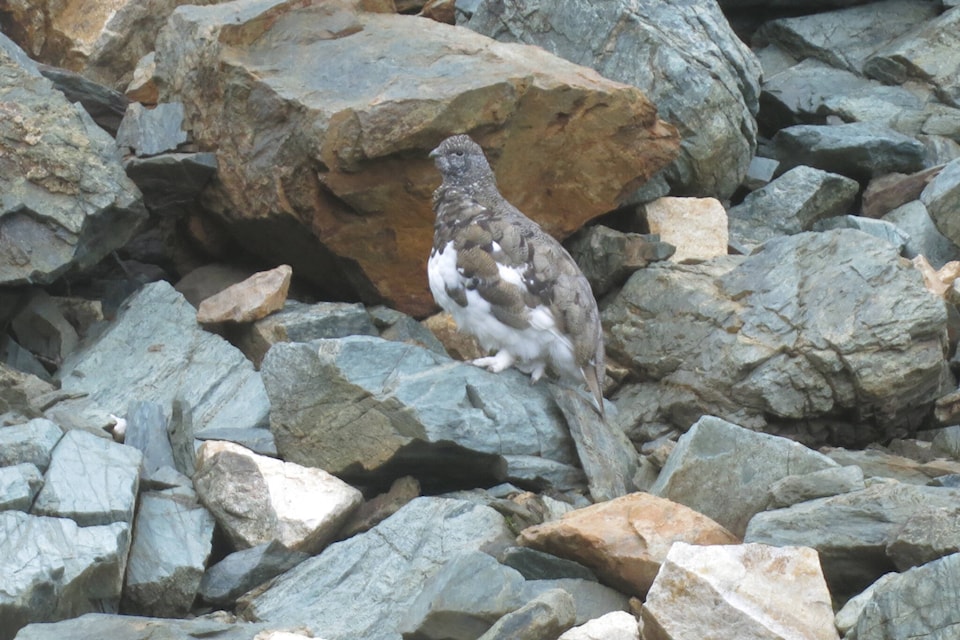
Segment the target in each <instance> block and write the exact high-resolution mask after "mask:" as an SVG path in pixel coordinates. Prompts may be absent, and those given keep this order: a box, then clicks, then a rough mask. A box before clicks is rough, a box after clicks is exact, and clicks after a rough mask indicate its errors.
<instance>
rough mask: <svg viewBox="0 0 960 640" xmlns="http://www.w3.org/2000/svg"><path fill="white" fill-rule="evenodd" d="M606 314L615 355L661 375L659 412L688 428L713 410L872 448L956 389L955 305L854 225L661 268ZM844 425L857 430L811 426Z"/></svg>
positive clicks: (648, 375) (818, 440) (640, 275)
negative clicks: (835, 421)
mask: <svg viewBox="0 0 960 640" xmlns="http://www.w3.org/2000/svg"><path fill="white" fill-rule="evenodd" d="M602 318H603V323H604V326H605V327H607V328H608V334H607V335H608V340H607V350H608V353H609V354H610V356H611V357H612V358H613V359H615V360H617V361H619V362H622V363H624V364H626V365H628V366H629V367H630V369H631V370H632V371H633V372H634V374H635V375H637V376H639V377H640V378H641V379H647V380H658V381H659V391H660V393H659V395H658V397H657V401H658V403H659V405H660V409H659V411H660V414H661V415H660V416H655V417H656V418H659V420H657V421H665V422H669V423H672V424H674V425H676V426H678V427H679V428H681V429H686V428H688V427H689V425H690V424H692V423H693V422H695V421H696V420H697V419H698V418H699V417H700V416H701V415H704V414H712V415H717V416H719V417H722V418H725V419H728V420H731V421H733V422H736V423H738V424H741V425H742V426H745V427H750V428H757V429H766V430H768V431H771V432H774V433H776V432H778V431H780V430H782V432H784V433H789V434H790V435H792V436H793V437H795V438H799V439H801V440H803V441H805V442H808V443H810V444H823V443H824V441H829V440H832V439H834V438H836V439H837V440H844V441H846V442H842V441H841V442H836V441H834V442H833V443H834V444H858V445H860V446H863V445H865V444H867V443H868V442H871V441H875V440H882V439H887V438H889V437H891V436H893V435H895V434H903V435H908V434H909V433H911V432H912V431H913V430H914V429H916V428H917V427H918V426H919V425H921V424H923V422H924V421H925V420H926V419H927V417H928V416H929V415H930V412H931V410H932V405H933V403H934V401H935V400H936V398H939V397H940V396H941V395H943V394H944V393H945V392H946V391H947V390H948V389H949V388H950V387H951V386H952V385H953V381H952V377H951V375H950V374H949V372H948V371H947V370H946V368H945V360H944V353H945V352H946V348H947V347H946V345H947V342H946V334H945V329H946V320H947V314H946V310H945V308H944V305H943V302H942V301H941V300H940V299H938V298H936V297H934V296H932V295H930V294H929V292H927V291H926V289H925V288H924V287H923V284H922V278H921V276H920V274H919V273H917V272H916V270H914V269H913V268H912V267H911V266H909V264H907V263H905V262H903V261H901V260H900V258H899V257H898V256H897V253H896V249H895V248H894V247H892V246H891V245H889V244H888V243H886V242H884V241H881V240H878V239H875V238H873V237H871V236H869V235H867V234H864V233H862V232H859V231H854V230H846V229H837V230H833V231H825V232H821V233H800V234H797V235H793V236H788V237H784V238H776V239H773V240H769V241H767V242H766V243H765V244H764V245H763V246H762V247H761V248H760V249H758V250H757V251H756V252H755V253H754V254H753V255H751V256H749V257H746V258H738V257H733V256H730V257H725V258H715V259H714V260H711V261H708V262H706V263H703V264H701V265H672V264H671V265H667V264H663V263H658V264H653V265H650V266H649V267H647V268H646V269H642V270H640V271H638V272H636V273H634V274H633V275H632V276H631V277H630V279H629V280H628V281H627V283H626V285H624V287H623V289H622V290H621V291H620V293H619V294H618V295H617V297H616V298H614V299H613V300H612V301H611V302H610V303H608V304H607V306H606V308H605V310H604V311H603V313H602ZM831 417H833V418H841V419H842V420H845V421H854V422H855V423H856V425H857V428H856V429H849V430H846V431H844V430H838V431H835V432H833V431H831V430H828V429H818V428H815V427H816V425H815V423H810V422H799V421H810V420H814V419H816V418H824V419H827V418H831ZM805 425H807V426H809V427H810V428H809V429H806V428H805ZM901 437H902V436H901Z"/></svg>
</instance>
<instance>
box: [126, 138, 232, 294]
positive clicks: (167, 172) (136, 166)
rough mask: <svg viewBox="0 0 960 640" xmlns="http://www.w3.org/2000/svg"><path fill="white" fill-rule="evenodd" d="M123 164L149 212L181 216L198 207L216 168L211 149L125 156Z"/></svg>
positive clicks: (160, 215) (175, 216)
mask: <svg viewBox="0 0 960 640" xmlns="http://www.w3.org/2000/svg"><path fill="white" fill-rule="evenodd" d="M123 167H124V169H126V170H127V175H128V176H129V177H130V179H131V180H133V182H134V184H136V185H137V187H138V188H139V189H140V191H142V192H143V202H144V204H145V205H146V207H147V210H148V211H150V213H152V214H153V215H154V216H158V217H160V218H168V219H180V218H185V217H187V215H188V214H191V213H194V212H195V211H196V210H197V209H198V208H199V206H198V204H197V201H198V199H199V197H200V192H201V191H203V189H204V187H206V186H207V183H208V182H210V179H211V178H212V177H213V174H214V173H216V171H217V157H216V155H214V154H212V153H162V154H160V155H156V156H151V157H149V158H137V157H131V158H127V159H126V160H125V161H124V163H123ZM188 298H189V296H188ZM190 302H191V304H193V300H191V301H190Z"/></svg>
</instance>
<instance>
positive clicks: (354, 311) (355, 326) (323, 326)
mask: <svg viewBox="0 0 960 640" xmlns="http://www.w3.org/2000/svg"><path fill="white" fill-rule="evenodd" d="M375 335H378V331H377V327H376V325H374V323H373V320H372V318H371V317H370V314H369V313H367V310H366V309H364V307H363V305H362V304H359V303H349V302H317V303H315V304H306V303H303V302H297V301H296V300H287V301H286V303H284V305H283V308H282V309H280V310H279V311H277V312H276V313H273V314H271V315H269V316H267V317H266V318H263V319H261V320H257V321H256V322H254V323H253V324H252V325H251V326H250V327H249V328H248V329H247V331H246V332H245V333H244V334H243V335H242V337H241V338H240V341H239V347H240V349H242V350H243V352H244V354H246V356H247V357H248V358H250V360H252V361H253V363H254V364H255V365H256V366H258V367H259V366H260V365H261V364H263V357H264V356H265V355H266V354H267V351H269V350H270V347H272V346H273V345H275V344H276V343H278V342H309V341H311V340H317V339H319V338H345V337H347V336H375Z"/></svg>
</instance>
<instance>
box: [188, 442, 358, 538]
mask: <svg viewBox="0 0 960 640" xmlns="http://www.w3.org/2000/svg"><path fill="white" fill-rule="evenodd" d="M193 484H194V486H195V487H196V489H197V493H198V494H199V496H200V500H201V502H203V504H204V505H205V506H206V507H207V508H208V509H210V511H211V513H213V515H214V517H215V518H216V519H217V522H218V523H219V524H220V526H221V527H222V528H223V529H224V531H225V533H226V534H227V537H228V538H229V539H230V542H231V543H232V544H233V546H234V548H236V549H246V548H249V547H253V546H256V545H258V544H262V543H264V542H270V541H272V540H278V541H279V542H281V543H283V544H284V545H285V546H286V547H287V548H289V549H292V550H294V551H304V552H306V553H317V552H318V551H320V550H321V549H322V548H323V547H324V546H325V545H326V544H327V543H328V542H329V541H330V539H331V538H332V537H333V535H334V534H335V533H336V532H337V529H339V528H340V525H342V524H343V523H344V521H346V519H347V518H349V517H350V514H351V513H352V512H353V510H354V509H356V508H357V507H358V506H359V505H360V502H361V501H362V496H361V495H360V492H359V491H357V490H356V489H354V488H353V487H351V486H349V485H347V484H346V483H344V482H342V481H340V480H339V479H337V478H335V477H333V476H331V475H330V474H329V473H327V472H325V471H323V470H322V469H314V468H310V467H302V466H300V465H298V464H295V463H293V462H283V461H281V460H275V459H273V458H267V457H265V456H260V455H257V454H255V453H253V452H252V451H249V450H247V449H245V448H243V447H241V446H239V445H236V444H233V443H232V442H217V441H208V442H204V443H203V444H202V445H201V446H200V450H199V451H198V452H197V466H196V473H195V474H194V476H193Z"/></svg>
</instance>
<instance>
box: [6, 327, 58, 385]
mask: <svg viewBox="0 0 960 640" xmlns="http://www.w3.org/2000/svg"><path fill="white" fill-rule="evenodd" d="M0 362H3V363H5V364H7V365H9V366H10V367H12V368H13V369H16V370H17V371H21V372H23V373H29V374H30V375H32V376H36V377H38V378H40V379H41V380H44V381H46V382H51V381H52V380H53V379H52V378H51V377H50V374H49V373H48V372H47V370H46V369H45V368H44V366H43V365H42V364H40V361H39V360H37V358H36V356H34V355H33V354H32V353H30V352H29V351H27V350H26V349H24V348H23V347H21V346H20V345H19V344H17V342H16V340H14V339H13V338H11V337H9V336H0Z"/></svg>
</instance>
